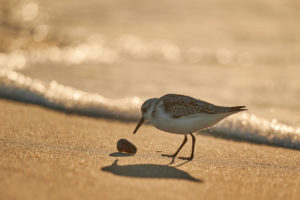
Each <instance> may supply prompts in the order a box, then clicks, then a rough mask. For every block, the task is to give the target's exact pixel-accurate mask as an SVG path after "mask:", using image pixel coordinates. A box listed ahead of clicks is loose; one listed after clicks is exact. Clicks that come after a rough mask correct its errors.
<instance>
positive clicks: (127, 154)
mask: <svg viewBox="0 0 300 200" xmlns="http://www.w3.org/2000/svg"><path fill="white" fill-rule="evenodd" d="M133 155H134V154H130V153H120V152H114V153H110V154H109V156H111V157H129V156H133Z"/></svg>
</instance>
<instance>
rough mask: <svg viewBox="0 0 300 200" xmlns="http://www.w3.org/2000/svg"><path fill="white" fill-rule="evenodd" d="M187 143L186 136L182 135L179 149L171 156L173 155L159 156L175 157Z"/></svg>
mask: <svg viewBox="0 0 300 200" xmlns="http://www.w3.org/2000/svg"><path fill="white" fill-rule="evenodd" d="M186 141H187V136H186V135H184V139H183V141H182V144H181V145H180V147H179V148H178V149H177V151H176V152H175V153H174V154H173V155H167V154H161V155H162V156H167V157H176V156H177V154H178V153H179V151H180V150H181V149H182V147H183V146H184V145H185V143H186Z"/></svg>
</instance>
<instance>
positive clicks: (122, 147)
mask: <svg viewBox="0 0 300 200" xmlns="http://www.w3.org/2000/svg"><path fill="white" fill-rule="evenodd" d="M117 149H118V151H119V152H126V153H131V154H135V153H136V151H137V149H136V147H135V146H134V144H132V143H131V142H129V141H128V140H126V139H120V140H119V141H118V143H117Z"/></svg>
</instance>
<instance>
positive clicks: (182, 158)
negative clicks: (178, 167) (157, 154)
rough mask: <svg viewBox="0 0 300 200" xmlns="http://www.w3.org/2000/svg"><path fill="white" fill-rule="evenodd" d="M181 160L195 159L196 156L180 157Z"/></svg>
mask: <svg viewBox="0 0 300 200" xmlns="http://www.w3.org/2000/svg"><path fill="white" fill-rule="evenodd" d="M178 158H179V159H181V160H193V158H194V157H178Z"/></svg>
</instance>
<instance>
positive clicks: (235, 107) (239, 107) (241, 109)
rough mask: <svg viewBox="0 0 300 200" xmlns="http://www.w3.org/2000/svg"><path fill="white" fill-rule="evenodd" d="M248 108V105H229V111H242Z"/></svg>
mask: <svg viewBox="0 0 300 200" xmlns="http://www.w3.org/2000/svg"><path fill="white" fill-rule="evenodd" d="M244 110H247V108H246V106H234V107H228V111H229V112H240V111H244Z"/></svg>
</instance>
